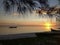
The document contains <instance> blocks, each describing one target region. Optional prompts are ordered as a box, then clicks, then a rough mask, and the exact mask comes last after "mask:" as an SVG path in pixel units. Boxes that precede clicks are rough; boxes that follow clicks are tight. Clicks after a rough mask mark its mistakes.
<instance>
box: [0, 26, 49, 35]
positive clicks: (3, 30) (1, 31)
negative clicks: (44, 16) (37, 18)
mask: <svg viewBox="0 0 60 45" xmlns="http://www.w3.org/2000/svg"><path fill="white" fill-rule="evenodd" d="M45 31H50V29H46V27H43V26H17V28H9V26H0V35H8V34H22V33H36V32H45Z"/></svg>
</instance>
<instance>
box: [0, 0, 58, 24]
mask: <svg viewBox="0 0 60 45" xmlns="http://www.w3.org/2000/svg"><path fill="white" fill-rule="evenodd" d="M2 2H3V0H0V23H2V24H3V23H12V24H13V23H17V22H18V23H20V22H32V21H36V22H37V21H39V22H40V20H41V19H42V18H41V17H39V16H35V15H37V14H36V13H34V12H33V13H29V12H28V11H27V12H26V14H24V15H27V16H25V17H23V16H22V15H21V14H20V16H18V15H19V14H18V13H17V12H16V11H14V13H5V12H4V9H3V4H2ZM48 4H49V5H50V7H52V6H55V5H58V1H57V0H48ZM32 15H33V16H32ZM44 19H46V20H47V19H48V20H50V19H49V17H47V18H46V16H45V18H43V20H44ZM48 20H47V21H48Z"/></svg>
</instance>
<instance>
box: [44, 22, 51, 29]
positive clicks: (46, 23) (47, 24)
mask: <svg viewBox="0 0 60 45" xmlns="http://www.w3.org/2000/svg"><path fill="white" fill-rule="evenodd" d="M44 25H45V27H46V29H51V27H52V24H51V23H50V22H45V24H44Z"/></svg>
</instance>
